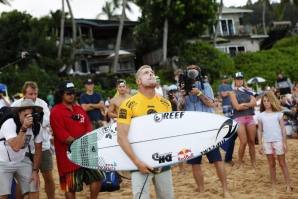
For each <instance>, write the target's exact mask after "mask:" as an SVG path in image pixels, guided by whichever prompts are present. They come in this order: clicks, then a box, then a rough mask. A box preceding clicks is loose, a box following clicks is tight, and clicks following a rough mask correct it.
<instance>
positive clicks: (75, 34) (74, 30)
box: [66, 0, 77, 60]
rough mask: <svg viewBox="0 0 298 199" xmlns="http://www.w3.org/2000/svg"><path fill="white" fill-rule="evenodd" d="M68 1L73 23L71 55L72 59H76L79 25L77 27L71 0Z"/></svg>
mask: <svg viewBox="0 0 298 199" xmlns="http://www.w3.org/2000/svg"><path fill="white" fill-rule="evenodd" d="M66 2H67V6H68V9H69V14H70V17H71V23H72V44H73V45H72V54H71V56H70V59H72V60H74V49H75V44H76V41H77V27H76V22H75V20H74V16H73V13H72V9H71V6H70V3H69V0H66Z"/></svg>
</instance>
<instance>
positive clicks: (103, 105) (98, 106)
mask: <svg viewBox="0 0 298 199" xmlns="http://www.w3.org/2000/svg"><path fill="white" fill-rule="evenodd" d="M91 106H92V107H93V108H94V109H102V108H104V107H105V104H104V103H103V100H101V101H99V102H98V103H97V104H91Z"/></svg>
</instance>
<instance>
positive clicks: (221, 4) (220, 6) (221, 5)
mask: <svg viewBox="0 0 298 199" xmlns="http://www.w3.org/2000/svg"><path fill="white" fill-rule="evenodd" d="M222 8H223V0H220V3H219V11H218V16H217V22H216V28H215V33H214V39H213V46H214V47H215V46H216V40H217V34H218V28H219V23H220V16H221V14H222Z"/></svg>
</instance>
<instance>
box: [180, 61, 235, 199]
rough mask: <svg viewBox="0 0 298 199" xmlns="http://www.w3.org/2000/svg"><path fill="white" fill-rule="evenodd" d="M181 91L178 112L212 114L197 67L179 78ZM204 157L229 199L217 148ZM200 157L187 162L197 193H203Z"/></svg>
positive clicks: (206, 86)
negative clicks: (190, 168) (213, 167)
mask: <svg viewBox="0 0 298 199" xmlns="http://www.w3.org/2000/svg"><path fill="white" fill-rule="evenodd" d="M179 85H180V88H181V91H180V93H179V97H178V111H199V112H208V113H212V109H211V107H213V100H214V95H213V91H212V88H211V86H210V84H209V83H203V81H202V77H201V70H200V68H199V67H198V66H195V65H191V66H188V67H187V68H186V70H185V71H184V72H183V74H180V76H179ZM198 122H200V121H198ZM206 156H207V158H208V160H209V162H210V163H213V164H214V165H215V168H216V171H217V175H218V177H219V179H220V181H221V184H222V187H223V196H224V197H225V198H226V197H229V196H230V194H229V191H228V188H227V176H226V170H225V166H224V164H223V162H222V159H221V155H220V151H219V148H216V149H214V150H212V151H210V152H208V153H206ZM201 160H202V156H199V157H196V158H194V159H191V160H188V161H187V164H191V165H192V171H193V176H194V178H195V181H196V183H197V185H198V188H199V192H200V193H203V192H204V184H203V173H202V170H201V167H200V164H201Z"/></svg>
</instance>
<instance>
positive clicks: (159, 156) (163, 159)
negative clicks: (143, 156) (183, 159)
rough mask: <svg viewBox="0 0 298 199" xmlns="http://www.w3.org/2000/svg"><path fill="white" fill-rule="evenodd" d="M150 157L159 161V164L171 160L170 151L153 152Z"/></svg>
mask: <svg viewBox="0 0 298 199" xmlns="http://www.w3.org/2000/svg"><path fill="white" fill-rule="evenodd" d="M152 159H153V160H155V161H159V164H160V163H165V162H172V152H171V153H165V154H159V153H154V154H153V155H152Z"/></svg>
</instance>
